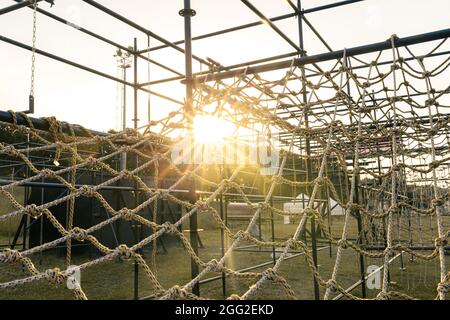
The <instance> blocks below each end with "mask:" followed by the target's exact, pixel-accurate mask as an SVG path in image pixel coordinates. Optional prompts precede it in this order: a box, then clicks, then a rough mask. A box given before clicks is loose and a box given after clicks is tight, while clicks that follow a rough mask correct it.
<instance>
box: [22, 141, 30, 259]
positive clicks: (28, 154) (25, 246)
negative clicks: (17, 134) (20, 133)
mask: <svg viewBox="0 0 450 320" xmlns="http://www.w3.org/2000/svg"><path fill="white" fill-rule="evenodd" d="M29 148H30V134H28V133H27V158H28V159H29V158H30V152H29V151H28V149H29ZM25 171H26V173H25V174H26V176H25V178H28V177H29V176H30V168H29V167H28V166H26V169H25ZM29 196H30V189H29V187H25V192H24V206H26V205H27V204H28V198H29ZM23 219H24V224H23V239H22V241H23V242H22V250H23V251H25V250H26V249H27V226H28V222H29V216H28V215H27V214H24V218H23Z"/></svg>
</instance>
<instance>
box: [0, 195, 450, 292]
mask: <svg viewBox="0 0 450 320" xmlns="http://www.w3.org/2000/svg"><path fill="white" fill-rule="evenodd" d="M16 195H17V196H18V197H20V196H21V194H20V192H18V193H17V194H16ZM9 209H10V208H3V210H9ZM4 212H6V211H3V212H2V213H4ZM342 220H343V219H342V217H333V218H332V233H333V235H334V236H335V237H338V236H339V235H340V232H341V230H342V225H343V221H342ZM449 222H450V219H449V217H445V226H446V228H447V229H448V227H449V226H450V223H449ZM14 223H17V221H15V222H14ZM11 224H13V222H11ZM246 224H247V222H230V227H231V229H232V230H234V231H237V230H239V229H243V228H245V225H246ZM213 225H214V224H212V223H211V222H210V219H203V218H202V217H200V225H199V227H200V228H203V229H204V231H203V232H201V233H200V235H201V240H202V242H203V244H204V248H201V249H200V257H201V258H202V259H203V260H204V261H208V260H209V259H212V258H216V259H218V258H220V256H221V246H220V230H219V229H217V228H213V227H212V226H213ZM295 228H296V224H289V225H284V224H283V223H282V220H281V219H280V218H277V219H276V220H275V231H276V232H275V233H276V237H277V239H283V238H287V237H288V236H289V235H292V234H293V232H294V230H295ZM261 230H262V234H263V235H264V236H265V237H266V239H269V238H270V234H271V232H270V224H269V223H263V224H262V229H261ZM10 231H11V230H7V229H5V228H4V227H3V228H2V229H0V240H1V243H3V244H5V243H8V233H9V234H10ZM349 231H350V234H349V238H351V237H355V236H356V222H355V221H354V220H353V219H352V223H351V225H350V227H349ZM167 240H168V238H166V244H167V248H168V253H166V254H158V255H157V256H156V273H157V277H158V279H159V281H160V282H161V284H162V285H163V286H164V287H165V288H170V287H171V286H173V285H176V284H185V283H187V282H188V281H189V280H190V257H189V256H188V254H187V253H186V251H185V250H184V248H183V246H182V245H181V243H180V242H178V241H176V240H173V239H172V240H170V239H169V240H170V241H167ZM242 245H245V243H243V244H242ZM319 247H320V250H319V252H318V261H319V271H320V273H321V274H322V276H323V277H324V278H326V279H327V278H329V277H330V275H331V271H332V269H333V266H334V262H335V248H334V247H333V248H332V250H331V251H330V249H329V247H328V244H327V243H321V244H319ZM254 249H255V251H256V252H245V251H236V252H234V253H233V255H232V256H231V258H230V259H229V260H228V262H227V266H228V267H230V268H232V269H234V270H239V269H242V268H247V267H250V266H253V265H257V264H261V263H265V262H270V261H271V260H272V258H271V252H267V251H262V250H261V251H258V250H259V249H258V248H254ZM428 253H429V252H428ZM144 257H145V259H146V261H147V262H148V263H149V265H150V261H151V253H150V250H149V249H147V250H146V251H145V252H144ZM92 258H93V257H92V256H89V255H88V254H86V255H83V256H74V257H73V262H72V263H73V264H76V265H78V264H81V263H83V262H86V261H89V260H91V259H92ZM32 260H33V262H34V263H35V265H36V267H37V268H38V269H39V270H46V269H48V268H54V267H60V268H61V269H64V268H65V257H64V256H63V255H62V254H59V255H57V254H55V252H54V251H53V252H52V251H50V252H46V253H43V254H37V255H34V256H33V257H32ZM446 262H447V265H448V264H449V263H450V256H449V257H447V261H446ZM365 264H366V266H368V265H377V266H380V265H381V264H382V261H381V259H368V258H365ZM403 264H404V267H405V270H401V268H400V267H401V260H400V259H397V260H396V261H395V262H394V263H393V264H392V265H391V269H390V270H391V281H392V283H391V288H392V289H393V290H397V291H401V292H404V293H406V294H408V295H411V296H414V297H417V298H420V299H434V298H435V296H436V284H437V283H438V282H439V267H438V260H433V261H430V262H424V261H418V260H415V261H410V257H409V256H408V255H407V254H404V256H403ZM268 267H270V265H268V266H265V267H264V268H268ZM264 268H258V269H255V270H253V271H255V272H257V271H263V270H264ZM359 272H360V271H359V256H358V255H357V254H356V253H355V252H354V251H353V250H351V249H348V250H345V252H344V256H343V259H342V264H341V269H340V272H339V276H338V279H337V280H338V282H339V284H341V285H342V286H343V287H350V286H351V285H352V284H353V283H355V282H356V281H358V280H359V278H360V273H359ZM217 275H218V274H217V273H211V274H210V275H209V276H217ZM281 275H282V276H283V277H285V278H286V280H287V281H288V282H289V284H290V285H291V286H292V288H293V289H294V291H295V293H296V295H297V297H298V298H299V299H313V298H314V293H313V276H312V273H311V270H310V269H309V267H308V265H307V263H306V261H305V258H304V257H303V256H298V257H295V258H292V259H289V260H286V261H284V263H283V266H282V268H281ZM27 276H28V274H27V273H26V272H25V271H24V270H23V268H22V266H21V265H5V264H2V265H0V282H6V281H11V280H14V279H18V278H24V277H27ZM209 276H208V277H209ZM208 277H206V278H208ZM254 282H255V280H254V279H251V280H250V279H249V280H247V279H237V278H233V277H228V278H227V279H226V295H230V294H233V293H238V294H242V293H244V292H245V291H246V290H247V289H248V287H249V286H250V285H252V284H253V283H254ZM133 283H134V264H133V263H132V262H130V261H119V260H116V261H110V262H106V263H103V264H100V265H97V266H95V267H92V268H90V269H87V270H85V271H83V272H82V275H81V284H82V287H83V289H84V291H85V293H86V294H87V296H88V298H90V299H132V297H133V290H134V288H133ZM200 290H201V295H202V296H203V297H207V298H213V299H221V298H223V295H222V281H221V279H219V280H216V281H213V282H209V283H205V284H202V285H201V289H200ZM352 293H353V294H355V295H358V296H360V295H361V287H357V288H355V290H354V291H352ZM151 294H152V287H151V284H150V283H149V281H148V279H147V278H146V277H145V274H144V273H143V272H142V271H141V272H139V296H140V297H144V296H148V295H151ZM320 294H321V296H323V294H324V288H320ZM376 294H377V290H368V297H374V296H375V295H376ZM253 298H254V299H285V298H287V297H286V296H285V294H284V291H283V289H282V288H281V287H280V286H278V285H276V284H272V283H267V284H266V285H264V286H263V288H262V289H261V290H260V292H259V293H258V294H257V295H255V296H254V297H253ZM0 299H2V300H4V299H73V294H72V293H71V291H70V290H68V289H67V288H66V287H65V286H64V285H61V286H53V285H51V284H49V283H47V282H46V281H38V282H34V283H31V284H26V285H22V286H19V287H16V288H12V289H0Z"/></svg>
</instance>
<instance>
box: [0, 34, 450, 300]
mask: <svg viewBox="0 0 450 320" xmlns="http://www.w3.org/2000/svg"><path fill="white" fill-rule="evenodd" d="M395 40H396V37H395V36H392V37H391V38H390V39H389V40H388V41H389V43H390V45H391V49H390V50H386V51H383V52H379V53H377V54H376V56H375V57H369V58H367V57H365V58H367V59H370V60H369V61H370V62H367V61H364V60H363V58H357V57H351V56H347V53H346V50H344V51H343V55H342V57H340V58H339V59H337V61H333V62H332V63H329V65H327V66H326V67H327V68H326V70H327V71H324V70H323V68H325V66H322V65H321V66H319V65H317V64H312V65H311V66H297V65H295V63H294V60H293V62H292V65H291V66H290V68H288V70H287V71H286V70H285V71H283V72H282V74H280V73H276V72H275V73H273V74H270V75H268V76H267V77H271V79H264V78H263V77H262V76H261V75H258V74H247V73H246V72H243V73H241V74H239V75H238V76H236V77H235V78H234V79H229V80H213V79H214V78H213V77H212V78H211V79H209V78H208V76H206V78H205V79H203V80H202V81H198V82H197V83H196V86H195V95H194V101H193V105H194V109H195V114H196V116H198V115H210V116H215V117H220V118H221V119H223V120H225V121H228V122H231V123H233V124H234V125H235V131H234V133H233V134H232V136H231V137H229V138H230V139H233V138H235V139H237V138H239V134H240V133H242V132H243V131H242V130H247V131H245V132H257V133H258V134H261V135H267V136H272V135H274V134H275V133H276V134H278V136H279V137H280V139H279V140H280V143H281V146H280V148H281V151H280V157H281V160H280V162H279V163H278V165H277V167H276V170H275V171H274V172H273V173H272V174H271V175H262V176H260V179H262V180H263V181H264V186H266V187H265V188H264V190H263V191H261V190H260V189H261V188H259V189H258V188H256V187H255V184H254V182H249V181H248V180H245V181H244V180H243V179H242V178H241V177H242V174H243V172H244V171H245V170H247V169H248V166H247V165H244V164H239V163H238V164H236V165H230V166H228V167H227V169H228V170H220V172H219V173H218V175H215V177H214V178H211V175H208V174H205V172H206V171H205V170H204V169H205V167H206V166H207V165H206V164H204V163H199V164H191V165H179V164H178V163H177V162H176V161H174V159H172V157H171V154H172V151H173V147H174V144H175V143H174V141H176V140H177V138H176V137H181V136H183V135H185V133H186V130H189V128H190V123H191V122H192V119H191V118H189V117H188V116H187V115H186V114H185V113H184V112H183V110H179V111H176V112H172V113H170V114H169V115H168V116H167V117H166V118H164V119H161V120H158V121H152V122H151V123H149V124H148V125H147V126H145V127H142V128H139V130H127V131H126V132H118V133H111V134H108V135H97V134H94V133H92V132H91V131H88V130H85V129H83V128H81V127H78V126H71V125H68V124H65V123H61V122H58V121H56V120H55V119H53V118H47V119H45V120H46V121H47V122H48V123H49V133H43V132H41V131H39V130H37V129H36V128H34V126H33V123H32V122H31V121H29V119H28V118H26V116H25V115H23V114H21V115H19V114H15V113H13V112H11V115H12V118H13V125H12V126H13V128H14V130H16V131H18V132H21V133H24V134H29V135H30V136H31V138H32V139H33V140H36V141H37V142H39V143H40V144H41V145H39V146H33V147H30V146H27V147H25V148H18V147H15V146H13V145H8V144H6V143H3V144H1V145H0V153H1V154H3V155H4V156H7V157H9V158H14V159H15V160H18V161H21V162H23V163H24V164H25V165H26V166H27V167H28V169H29V172H30V174H29V176H28V177H26V178H24V179H21V180H17V181H12V182H10V183H7V184H5V185H3V186H2V187H1V189H0V193H1V195H2V196H3V197H5V198H6V199H8V201H9V202H11V204H12V205H13V206H14V207H15V208H16V210H15V211H13V212H9V213H6V214H3V215H1V216H0V224H1V223H6V222H7V221H8V220H10V219H13V218H14V217H17V216H21V215H27V216H29V217H31V218H32V219H37V218H40V217H45V218H46V219H48V220H49V221H50V223H51V224H52V225H53V227H54V228H55V229H56V230H57V231H58V232H59V235H60V236H59V237H57V238H56V239H55V240H52V241H48V242H45V243H42V244H40V245H37V246H35V247H32V248H27V249H26V250H22V251H19V250H14V249H6V250H3V251H1V252H0V262H3V263H9V264H16V263H22V264H23V265H24V266H25V267H26V270H27V271H28V272H29V273H30V275H29V276H27V277H24V278H19V279H13V280H11V281H8V282H3V283H0V289H2V290H3V289H7V288H14V287H18V286H21V285H24V284H27V283H31V282H35V281H39V280H48V281H50V282H51V283H53V284H61V283H63V281H64V279H66V278H68V277H70V276H71V275H72V273H73V272H74V270H73V268H69V266H70V263H71V257H72V252H71V247H72V242H73V241H77V242H89V243H90V244H92V245H93V246H94V247H95V248H97V249H98V250H99V251H100V252H101V253H102V255H101V256H100V257H98V258H95V259H91V260H89V261H87V262H84V263H82V264H80V265H79V266H77V268H78V270H84V269H88V268H91V267H94V266H96V265H101V264H104V263H105V262H107V261H112V260H114V259H117V258H120V259H123V260H132V261H134V262H135V263H137V265H139V266H140V267H141V268H142V269H143V270H144V272H145V274H146V276H147V277H148V280H149V281H150V283H151V285H152V287H153V298H159V299H180V298H181V299H200V297H199V296H197V295H195V294H194V293H193V292H192V289H193V288H194V287H195V286H196V285H197V284H199V282H200V281H201V280H202V279H204V278H205V276H207V275H209V274H211V273H218V274H220V273H222V274H224V275H226V276H228V277H234V278H237V279H244V278H245V279H250V280H252V282H253V284H252V285H251V286H250V287H248V289H247V290H245V291H243V292H239V293H234V294H231V295H229V296H228V298H229V299H251V298H255V297H257V296H258V294H259V293H260V292H261V290H262V288H263V287H264V286H267V285H268V284H276V285H279V286H281V287H282V288H283V289H284V291H285V293H286V295H287V297H288V298H291V299H295V298H296V297H297V293H298V291H301V290H302V288H297V287H295V286H292V285H291V283H290V281H289V280H288V278H289V275H284V274H283V272H282V267H283V266H284V265H285V264H286V263H287V261H288V259H289V258H290V256H291V251H292V250H297V251H299V252H301V253H302V255H303V256H304V258H305V262H306V264H307V266H308V268H309V269H310V271H311V272H312V274H313V275H314V279H315V281H316V283H317V284H318V285H320V286H321V287H322V288H323V297H324V298H325V299H333V298H337V297H345V298H348V299H361V297H360V296H359V295H356V294H355V293H353V292H352V290H353V288H346V287H344V285H343V284H342V283H341V282H340V277H342V276H343V274H342V269H343V267H344V264H345V261H344V260H345V259H344V258H343V257H344V254H345V251H348V250H352V251H354V252H355V253H356V254H358V255H359V256H360V257H361V258H362V259H368V258H372V259H381V260H382V267H381V268H380V270H382V271H380V272H382V285H381V288H380V290H379V292H378V293H377V295H376V298H378V299H395V298H401V299H412V298H413V297H412V296H410V295H408V294H406V293H404V292H400V291H396V290H393V289H392V288H391V286H390V282H389V278H390V275H389V271H390V266H391V261H392V259H393V258H395V257H396V255H398V254H401V255H403V254H408V255H410V256H411V257H412V258H414V259H418V260H425V261H430V260H438V261H439V281H438V283H435V285H436V290H437V291H436V294H437V298H439V299H445V295H446V293H447V292H448V289H449V288H450V273H448V271H447V267H446V250H447V249H446V246H447V240H448V235H449V231H448V228H449V227H450V225H449V224H448V221H447V220H446V219H447V215H448V212H447V211H446V210H447V204H448V197H449V193H448V185H447V182H448V161H449V160H450V159H449V156H448V151H449V141H448V130H449V121H450V119H449V116H448V114H446V113H445V111H446V110H447V109H448V108H449V107H450V104H449V100H448V93H449V89H450V87H449V86H448V85H447V84H446V80H445V77H448V69H449V66H450V58H448V57H447V58H446V57H442V56H441V55H438V54H436V52H437V50H438V49H439V48H442V47H444V46H445V45H446V44H448V43H447V41H446V40H443V41H441V42H439V43H438V44H437V46H436V47H435V48H433V50H431V51H428V52H426V53H425V54H423V55H415V54H414V53H413V51H412V50H413V49H412V48H409V47H404V48H397V47H396V45H395V44H396V41H395ZM385 57H388V58H389V59H390V60H389V62H384V60H383V59H385ZM427 63H429V64H427ZM431 64H433V66H431ZM356 70H358V74H357V73H356ZM212 75H214V73H211V76H212ZM443 78H444V79H443ZM438 87H439V88H440V89H437V88H438ZM19 116H20V117H23V118H24V119H27V120H28V124H27V125H19V124H18V121H17V118H18V117H19ZM75 129H77V130H78V131H82V132H83V134H82V135H76V134H75ZM98 145H102V146H105V149H106V150H107V152H106V153H104V154H102V155H100V156H98V157H96V156H93V155H92V154H91V155H85V154H82V153H81V152H80V150H81V149H83V148H84V149H86V148H89V147H92V148H95V147H96V146H98ZM47 151H52V155H53V159H52V160H53V161H54V162H59V161H60V158H61V157H62V155H64V154H65V155H69V157H68V158H67V159H66V160H65V165H64V166H63V167H61V168H60V169H55V170H51V169H49V168H43V167H41V168H40V167H39V166H37V165H35V164H34V163H33V162H32V161H30V155H32V154H33V153H39V152H41V153H42V152H47ZM124 154H128V155H134V156H135V157H136V158H139V159H140V161H136V163H134V164H129V163H128V164H127V168H125V169H123V168H122V170H118V169H115V168H114V166H113V165H112V164H111V160H112V159H114V158H115V157H119V156H121V155H124ZM299 167H300V168H299ZM81 170H96V171H102V172H106V173H107V174H108V178H107V179H106V180H105V181H103V182H102V183H100V184H98V185H95V186H88V185H83V186H77V185H76V177H77V172H80V171H81ZM162 172H164V175H165V176H167V175H169V173H170V175H171V177H176V179H174V181H175V182H174V183H171V184H170V185H169V186H166V185H165V186H162V185H161V182H162V180H163V179H162V177H163V174H162ZM144 175H150V176H152V177H153V181H152V182H151V183H149V182H148V181H144V179H143V176H144ZM42 179H50V180H53V181H57V182H58V183H60V184H62V185H64V187H65V188H67V190H68V193H67V195H65V196H62V197H59V198H58V199H55V200H53V201H50V202H45V203H42V204H34V203H30V204H25V205H22V204H21V203H19V202H18V201H17V200H16V199H15V198H14V196H13V195H12V193H11V190H12V188H14V187H18V186H24V185H26V184H27V183H32V182H36V181H41V180H42ZM121 181H126V182H127V183H132V184H134V185H135V188H136V189H139V190H140V197H139V200H138V201H136V203H135V206H134V207H126V206H122V207H117V206H115V205H114V204H112V203H109V202H108V201H107V200H106V199H105V197H104V196H103V195H102V190H103V189H105V188H107V187H108V186H114V185H116V184H117V183H120V182H121ZM192 185H196V186H197V187H198V186H201V187H202V188H203V189H204V192H198V191H199V190H197V193H195V192H194V194H195V196H193V194H192V192H188V193H187V194H188V195H183V194H182V193H180V190H179V188H186V186H188V187H187V188H188V189H189V188H192ZM189 186H191V187H189ZM255 189H258V190H257V192H259V193H262V197H261V198H256V199H259V200H255V198H254V197H252V196H254V195H255V194H254V193H255V192H256V191H254V190H255ZM299 192H304V193H306V194H307V196H308V197H307V200H306V203H305V204H304V205H303V206H302V207H301V208H298V209H295V210H285V208H283V207H280V206H279V205H276V204H274V202H273V199H274V198H275V197H276V196H281V195H286V194H292V195H294V198H293V199H297V195H298V193H299ZM227 193H233V195H234V197H235V199H238V200H239V201H240V202H244V203H246V204H247V205H248V206H249V207H251V208H252V209H253V214H252V215H251V216H250V217H249V222H248V225H247V226H246V228H242V229H239V230H233V229H232V228H230V226H229V225H228V223H227V221H225V220H224V218H223V216H222V215H221V214H220V213H219V211H218V209H217V208H216V206H214V203H215V202H216V201H217V199H218V198H219V197H220V196H222V195H224V194H227ZM80 197H86V198H95V199H97V200H98V201H99V202H100V203H101V206H102V207H103V208H104V209H105V210H106V211H107V212H108V214H109V218H107V219H105V220H103V221H101V222H100V223H98V224H95V225H92V226H90V227H89V228H86V229H82V228H80V227H78V226H75V225H74V216H76V215H78V214H80V213H78V212H76V210H75V208H76V207H75V202H76V201H77V199H79V198H80ZM330 199H332V200H333V201H335V202H336V203H337V204H338V205H339V206H340V208H342V227H341V228H340V232H338V233H337V234H336V232H334V233H333V232H332V228H331V225H330V220H331V214H330V210H329V200H330ZM161 200H165V201H169V202H172V203H175V204H177V205H179V206H181V207H183V208H185V212H184V214H183V215H182V216H181V218H179V219H177V220H176V221H162V222H158V220H157V216H158V210H159V206H158V203H159V202H158V201H161ZM295 201H296V200H295ZM65 202H67V203H68V208H69V209H68V214H67V219H66V221H65V222H62V221H60V220H58V219H57V217H55V215H54V214H53V213H52V208H53V207H55V206H57V205H58V204H61V203H65ZM327 205H328V210H327ZM149 208H150V211H151V212H152V215H151V216H150V217H145V216H144V214H142V213H143V212H144V210H146V209H149ZM296 208H297V207H296ZM267 212H269V213H270V214H271V215H277V216H283V217H285V216H289V217H290V218H292V219H293V220H294V221H295V223H296V227H295V230H294V232H293V233H292V234H290V235H289V236H288V237H287V238H286V239H281V240H279V239H275V238H272V239H271V240H267V239H263V238H262V237H258V236H256V235H255V233H254V232H253V231H252V230H254V227H255V225H257V224H258V221H259V219H260V218H261V216H262V215H263V214H266V213H267ZM197 214H202V215H203V214H210V215H212V217H213V218H214V221H215V223H216V225H217V226H218V227H219V228H220V229H221V230H223V232H224V234H225V236H226V237H227V238H228V240H229V245H227V247H226V248H225V250H224V252H223V254H220V256H218V257H217V258H214V259H207V260H204V259H202V258H201V257H200V255H199V254H198V251H197V250H196V248H193V246H192V244H191V241H190V239H189V238H188V237H186V236H185V235H184V234H183V231H182V230H181V227H182V224H183V223H185V222H187V221H188V220H189V219H190V218H192V217H195V216H196V215H197ZM327 218H328V219H327ZM353 219H358V221H359V222H360V226H359V228H358V232H357V237H356V239H350V237H349V233H350V231H349V229H350V225H351V221H352V220H353ZM426 219H429V221H430V224H429V226H428V225H426V224H425V221H426ZM119 220H126V221H130V222H132V223H135V224H140V225H142V226H143V227H144V228H148V229H149V230H151V234H150V235H148V236H146V237H143V238H142V239H138V241H137V242H136V243H135V244H134V245H132V246H127V245H125V244H120V245H118V246H117V247H115V248H110V247H107V246H105V245H104V244H102V243H101V242H100V241H99V240H98V239H97V238H96V237H95V236H94V234H95V233H96V232H98V231H99V230H101V229H103V228H105V227H107V226H109V225H111V224H114V223H115V222H117V221H119ZM309 221H311V222H312V221H314V223H317V226H318V230H320V235H321V237H323V239H325V240H326V242H327V243H329V245H330V246H331V247H332V248H333V250H334V251H335V256H334V263H333V267H332V270H331V272H329V273H327V272H323V271H321V270H320V267H318V263H317V259H316V258H315V256H314V248H313V247H311V246H310V245H309V244H308V243H307V241H306V240H307V236H306V235H305V234H306V233H305V229H306V228H307V222H309ZM446 228H447V229H446ZM190 231H191V237H192V236H193V233H192V230H190ZM312 232H315V230H311V232H310V233H312ZM164 234H171V235H174V236H177V237H178V238H179V239H180V240H181V242H182V244H183V247H184V249H185V250H186V252H187V253H188V254H189V256H190V257H191V259H192V260H193V262H194V263H195V264H196V265H197V266H198V268H199V272H198V273H197V274H195V275H194V276H193V277H192V279H191V280H190V281H188V282H187V283H184V284H177V285H174V286H171V287H168V288H167V287H164V286H163V285H162V284H161V282H160V281H159V279H158V275H157V272H156V265H155V263H154V261H150V262H148V261H147V260H146V259H145V258H144V256H143V254H142V252H143V249H144V248H145V247H147V246H150V245H152V248H153V253H155V248H156V241H157V239H158V238H160V237H162V236H163V235H164ZM405 237H406V238H405ZM61 244H66V248H67V250H66V251H67V257H66V260H67V261H66V263H67V267H66V269H64V268H63V269H60V268H54V269H49V270H46V271H42V270H39V269H38V268H37V267H36V266H35V264H34V263H33V260H32V257H33V255H35V254H37V253H39V252H43V251H47V250H49V249H51V248H54V247H56V246H58V245H61ZM243 244H251V245H253V246H255V247H258V248H269V249H270V248H275V247H276V248H281V249H280V254H279V255H278V256H276V258H275V259H274V263H273V265H272V266H271V267H270V268H267V269H265V270H263V271H261V272H248V271H242V270H241V271H239V270H235V269H233V268H231V267H230V266H229V265H228V263H227V262H228V259H229V258H230V257H231V256H232V255H233V254H234V252H235V250H236V249H238V248H239V247H240V246H241V245H243ZM425 245H429V247H431V250H430V251H428V253H424V250H425V249H424V248H425ZM153 259H154V257H153ZM366 276H367V275H366ZM355 278H356V279H357V280H359V279H361V277H360V276H356V277H355ZM364 280H365V279H363V280H362V281H363V282H364ZM73 292H74V294H75V296H76V297H77V298H79V299H87V297H86V294H85V293H84V291H83V289H82V286H81V285H80V284H79V283H78V284H77V285H75V286H74V289H73Z"/></svg>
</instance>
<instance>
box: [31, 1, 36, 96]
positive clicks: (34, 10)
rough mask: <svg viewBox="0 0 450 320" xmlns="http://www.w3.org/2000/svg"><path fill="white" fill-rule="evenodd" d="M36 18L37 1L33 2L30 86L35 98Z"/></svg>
mask: <svg viewBox="0 0 450 320" xmlns="http://www.w3.org/2000/svg"><path fill="white" fill-rule="evenodd" d="M36 16H37V0H34V2H33V38H32V49H31V52H32V54H31V85H30V96H31V97H33V96H34V73H35V69H36Z"/></svg>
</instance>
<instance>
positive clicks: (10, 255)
mask: <svg viewBox="0 0 450 320" xmlns="http://www.w3.org/2000/svg"><path fill="white" fill-rule="evenodd" d="M21 259H22V255H21V254H20V252H19V251H17V250H13V249H9V248H8V249H5V250H3V252H2V253H1V254H0V262H4V263H16V262H19V261H20V260H21Z"/></svg>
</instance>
